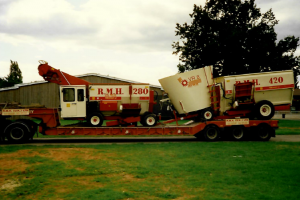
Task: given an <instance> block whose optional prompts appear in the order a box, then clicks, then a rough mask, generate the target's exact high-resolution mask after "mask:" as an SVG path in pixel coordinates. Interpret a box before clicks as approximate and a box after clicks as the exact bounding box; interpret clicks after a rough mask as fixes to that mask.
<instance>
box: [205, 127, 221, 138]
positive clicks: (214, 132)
mask: <svg viewBox="0 0 300 200" xmlns="http://www.w3.org/2000/svg"><path fill="white" fill-rule="evenodd" d="M203 135H204V138H205V140H207V141H211V142H213V141H217V140H218V139H219V137H220V129H219V127H218V126H216V125H213V124H209V125H207V126H206V127H205V129H204V130H203Z"/></svg>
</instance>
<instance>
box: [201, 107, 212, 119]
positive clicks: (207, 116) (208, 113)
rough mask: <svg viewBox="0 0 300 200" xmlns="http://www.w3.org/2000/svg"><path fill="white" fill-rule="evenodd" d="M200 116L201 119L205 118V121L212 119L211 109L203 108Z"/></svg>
mask: <svg viewBox="0 0 300 200" xmlns="http://www.w3.org/2000/svg"><path fill="white" fill-rule="evenodd" d="M200 118H201V119H202V120H205V121H209V120H212V118H213V112H212V110H211V109H210V108H209V109H205V110H202V111H201V112H200Z"/></svg>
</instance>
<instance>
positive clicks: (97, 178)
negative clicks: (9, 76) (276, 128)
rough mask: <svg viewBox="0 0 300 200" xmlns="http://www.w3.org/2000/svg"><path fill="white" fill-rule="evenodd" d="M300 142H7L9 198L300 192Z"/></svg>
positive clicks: (2, 151) (1, 183) (4, 176)
mask: <svg viewBox="0 0 300 200" xmlns="http://www.w3.org/2000/svg"><path fill="white" fill-rule="evenodd" d="M299 167H300V143H281V142H276V143H275V142H217V143H205V142H195V143H184V142H183V143H162V144H142V143H138V144H123V145H117V144H115V145H89V146H84V145H82V146H25V145H24V146H14V145H11V146H0V197H1V199H104V200H106V199H108V200H109V199H112V200H114V199H143V200H144V199H177V200H180V199H193V200H196V199H204V200H211V199H249V200H253V199H278V200H282V199H299V198H300V190H299V187H300V173H299Z"/></svg>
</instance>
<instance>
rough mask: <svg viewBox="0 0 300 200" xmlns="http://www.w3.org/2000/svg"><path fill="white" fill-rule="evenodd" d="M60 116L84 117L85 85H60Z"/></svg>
mask: <svg viewBox="0 0 300 200" xmlns="http://www.w3.org/2000/svg"><path fill="white" fill-rule="evenodd" d="M59 90H60V106H61V117H62V118H74V117H86V89H85V86H75V85H70V86H60V89H59Z"/></svg>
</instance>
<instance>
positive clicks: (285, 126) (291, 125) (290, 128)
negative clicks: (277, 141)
mask: <svg viewBox="0 0 300 200" xmlns="http://www.w3.org/2000/svg"><path fill="white" fill-rule="evenodd" d="M278 121H279V125H278V126H279V128H278V129H277V130H276V134H277V135H300V121H299V120H278Z"/></svg>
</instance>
